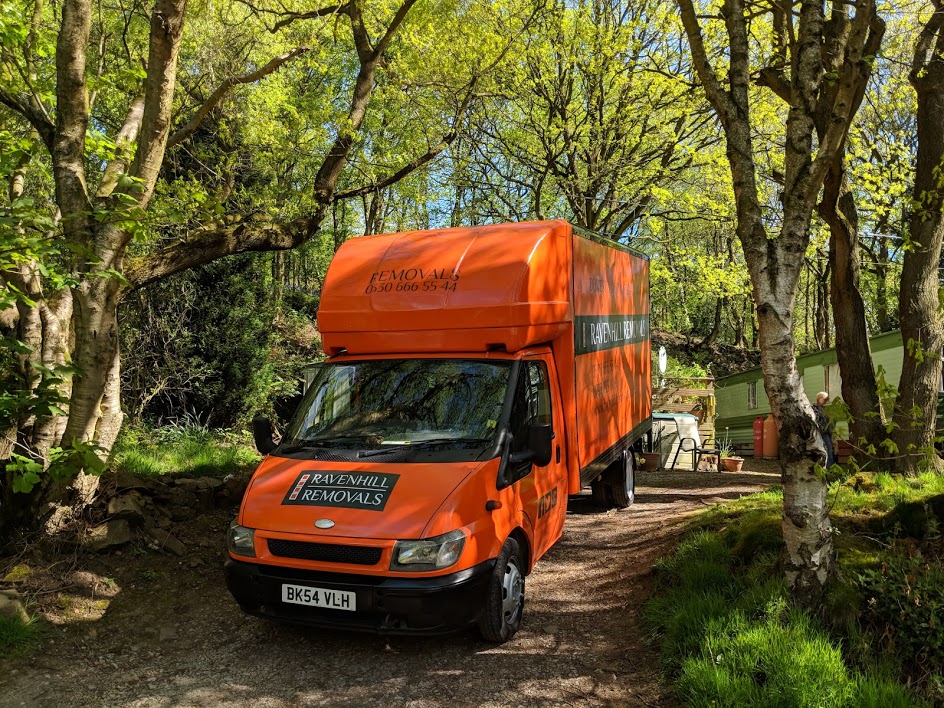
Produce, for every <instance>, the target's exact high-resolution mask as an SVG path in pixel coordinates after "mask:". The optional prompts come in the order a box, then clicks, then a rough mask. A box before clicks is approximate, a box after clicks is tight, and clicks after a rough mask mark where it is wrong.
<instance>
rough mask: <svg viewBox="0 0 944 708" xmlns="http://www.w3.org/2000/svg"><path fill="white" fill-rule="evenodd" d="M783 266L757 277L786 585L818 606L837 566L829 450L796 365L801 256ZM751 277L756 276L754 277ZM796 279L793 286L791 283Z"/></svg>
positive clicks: (779, 259) (780, 258) (780, 259)
mask: <svg viewBox="0 0 944 708" xmlns="http://www.w3.org/2000/svg"><path fill="white" fill-rule="evenodd" d="M770 250H771V251H774V252H776V253H777V254H778V255H776V256H774V257H773V258H772V260H773V261H774V263H777V264H779V269H774V272H775V273H776V275H775V276H774V277H773V278H771V277H770V276H771V275H773V273H771V271H770V270H767V271H766V272H765V273H762V274H759V276H760V277H757V278H756V279H754V293H755V299H756V301H757V302H758V307H757V315H758V318H757V319H758V325H759V333H758V336H759V342H760V350H761V364H762V369H763V372H764V389H765V390H766V391H767V396H768V398H769V399H770V406H771V411H772V412H773V414H774V417H775V418H776V420H777V427H778V429H779V432H780V468H781V472H782V481H783V523H782V526H783V540H784V545H785V546H786V550H787V559H786V564H785V570H786V577H787V582H788V583H789V584H790V586H791V588H792V589H793V592H794V594H795V595H796V596H797V597H798V598H799V599H801V600H802V601H804V602H806V603H807V604H810V605H812V604H815V603H816V602H817V601H818V600H819V598H820V595H821V593H822V589H823V586H824V584H825V583H826V580H827V579H828V578H829V576H830V574H831V573H832V570H833V541H832V525H831V524H830V521H829V513H828V510H827V505H826V485H825V484H823V481H822V479H821V478H820V477H819V476H818V475H817V474H816V469H815V465H816V464H817V463H818V464H820V465H825V464H826V448H825V445H824V444H823V440H822V437H821V436H820V434H819V429H818V428H817V427H816V424H815V422H814V416H813V409H812V407H811V406H810V402H809V400H808V399H807V396H806V392H805V391H804V389H803V380H802V378H801V377H800V374H799V371H798V370H797V367H796V355H795V353H794V352H795V346H796V345H795V342H794V339H793V312H794V311H795V293H796V284H797V283H798V282H799V275H800V269H801V267H802V260H800V259H799V258H797V259H793V260H795V261H796V263H791V262H790V259H789V257H787V256H786V254H783V249H782V248H777V247H776V246H775V247H774V248H772V249H770ZM752 276H753V274H752ZM791 282H792V283H793V285H792V286H791V284H790V283H791Z"/></svg>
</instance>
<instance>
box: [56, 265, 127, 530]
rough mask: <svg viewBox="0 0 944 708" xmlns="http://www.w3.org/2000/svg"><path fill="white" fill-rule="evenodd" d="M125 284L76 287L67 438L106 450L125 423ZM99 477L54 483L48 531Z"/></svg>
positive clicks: (96, 281)
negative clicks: (121, 327)
mask: <svg viewBox="0 0 944 708" xmlns="http://www.w3.org/2000/svg"><path fill="white" fill-rule="evenodd" d="M123 289H124V288H123V286H122V284H121V283H120V282H119V281H118V280H116V279H115V278H111V277H99V278H92V279H88V280H85V281H83V282H82V283H81V284H80V285H79V286H78V288H77V289H76V290H75V292H74V294H73V297H74V301H75V315H74V318H75V354H74V363H75V366H76V368H77V369H78V372H77V373H76V374H75V376H74V377H73V381H72V395H71V398H70V400H69V418H68V422H67V423H66V427H65V431H64V434H63V441H64V442H65V443H66V444H72V443H73V442H95V443H96V444H98V445H99V447H100V448H101V449H102V450H103V452H104V454H107V453H108V451H109V450H110V449H111V446H112V445H113V444H114V442H115V438H116V437H117V435H118V430H119V429H120V427H121V421H122V412H121V405H120V400H119V397H118V387H119V385H120V365H119V361H120V358H119V349H118V302H119V300H120V298H121V294H122V291H123ZM97 489H98V477H96V476H93V475H89V474H86V473H85V472H84V471H83V472H79V474H78V476H77V477H75V478H74V479H73V480H72V481H71V482H70V483H67V484H64V483H55V484H53V485H51V486H50V488H49V490H48V491H47V493H46V495H45V496H46V499H47V501H48V502H49V504H50V510H51V516H50V517H49V518H48V520H47V521H46V525H45V526H46V531H47V532H48V533H55V532H57V531H59V530H61V529H62V528H63V526H64V525H65V524H67V523H68V522H69V521H71V520H72V519H74V518H75V517H76V516H77V515H78V514H79V513H81V511H82V510H83V509H84V508H85V507H86V506H87V505H88V504H89V503H90V502H91V500H92V499H93V497H94V495H95V492H96V491H97Z"/></svg>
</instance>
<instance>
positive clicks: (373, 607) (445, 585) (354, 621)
mask: <svg viewBox="0 0 944 708" xmlns="http://www.w3.org/2000/svg"><path fill="white" fill-rule="evenodd" d="M494 567H495V560H494V559H492V560H488V561H485V562H484V563H480V564H478V565H476V566H474V567H472V568H468V569H467V570H460V571H458V572H456V573H452V574H451V575H441V576H438V577H434V578H416V577H410V578H397V577H389V576H371V575H353V574H342V573H330V572H324V571H313V570H299V569H296V568H283V567H279V566H274V565H265V564H261V563H246V562H243V561H236V560H233V559H232V558H230V559H229V560H227V561H226V568H225V572H226V585H227V587H228V588H229V591H230V593H232V595H233V597H234V598H235V599H236V602H238V603H239V606H240V607H241V608H242V609H243V611H245V612H248V613H249V614H252V615H256V616H258V617H265V618H268V619H274V620H279V621H282V622H289V623H292V624H301V625H306V626H310V627H326V628H333V629H349V630H355V631H361V632H374V633H377V634H445V633H448V632H451V631H455V630H457V629H461V628H463V627H467V626H468V625H470V624H473V623H474V622H476V621H477V620H478V618H479V616H480V615H481V614H482V609H483V607H484V604H485V593H486V589H487V587H488V581H489V578H490V577H491V574H492V570H493V568H494ZM283 583H291V584H293V585H311V586H315V587H319V588H325V589H328V590H344V591H347V592H353V593H355V594H356V596H357V610H356V611H355V612H349V611H346V610H330V609H322V608H318V607H306V606H304V605H295V604H292V603H285V602H282V584H283Z"/></svg>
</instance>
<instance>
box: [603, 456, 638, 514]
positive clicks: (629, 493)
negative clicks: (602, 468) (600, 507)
mask: <svg viewBox="0 0 944 708" xmlns="http://www.w3.org/2000/svg"><path fill="white" fill-rule="evenodd" d="M603 479H604V481H606V482H608V483H609V493H610V499H611V501H612V502H613V504H612V505H613V506H615V507H616V508H617V509H625V508H627V507H628V506H630V505H631V504H632V503H633V500H634V499H635V498H636V465H635V459H634V455H633V453H632V450H624V451H623V455H622V457H621V458H620V459H619V460H618V461H617V462H616V464H615V465H613V466H612V467H611V468H610V469H609V470H607V474H605V475H604V476H603Z"/></svg>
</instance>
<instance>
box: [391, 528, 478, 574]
mask: <svg viewBox="0 0 944 708" xmlns="http://www.w3.org/2000/svg"><path fill="white" fill-rule="evenodd" d="M464 547H465V534H464V533H462V531H460V530H456V531H450V532H449V533H444V534H443V535H442V536H434V537H433V538H425V539H422V540H419V541H397V543H396V545H395V546H394V547H393V557H392V558H391V559H390V570H405V571H410V572H418V571H422V570H438V569H440V568H448V567H449V566H450V565H453V564H455V562H456V561H458V560H459V556H461V555H462V549H463V548H464Z"/></svg>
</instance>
